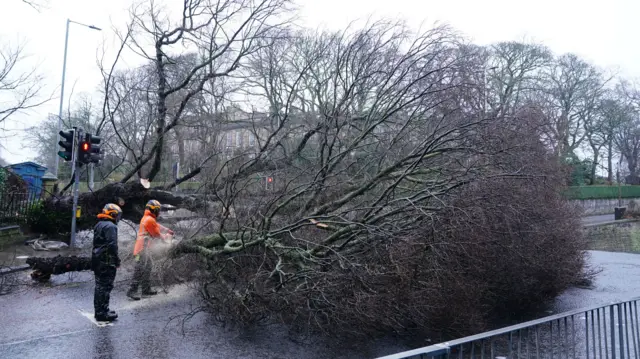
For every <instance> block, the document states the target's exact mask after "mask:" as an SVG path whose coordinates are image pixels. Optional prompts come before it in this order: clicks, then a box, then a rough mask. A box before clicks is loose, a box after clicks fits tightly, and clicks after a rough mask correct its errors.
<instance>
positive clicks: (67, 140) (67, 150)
mask: <svg viewBox="0 0 640 359" xmlns="http://www.w3.org/2000/svg"><path fill="white" fill-rule="evenodd" d="M59 134H60V137H62V138H64V141H62V140H61V141H60V142H58V144H59V145H60V147H62V148H63V149H64V151H58V156H60V157H62V159H64V160H65V161H71V160H72V159H73V139H74V137H75V134H76V132H75V130H67V131H60V132H59Z"/></svg>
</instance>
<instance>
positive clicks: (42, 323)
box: [0, 272, 402, 359]
mask: <svg viewBox="0 0 640 359" xmlns="http://www.w3.org/2000/svg"><path fill="white" fill-rule="evenodd" d="M27 273H28V272H22V273H20V274H19V275H20V276H22V278H21V279H22V284H20V285H19V286H18V287H17V288H16V290H15V291H14V292H12V293H11V294H8V295H4V296H0V358H11V359H13V358H15V359H19V358H47V359H49V358H51V359H55V358H64V359H74V358H82V359H86V358H127V359H133V358H312V359H313V358H370V357H376V356H378V354H379V353H381V352H382V351H381V350H380V349H378V350H376V349H371V348H367V349H362V348H358V349H355V348H350V349H347V348H343V346H341V345H336V344H335V343H329V342H326V341H323V340H319V339H314V340H309V341H307V342H303V343H301V342H296V341H293V340H292V338H291V337H290V335H289V334H288V332H287V331H286V330H285V329H284V328H282V327H279V326H270V327H261V328H257V329H255V330H252V331H248V330H242V329H237V328H231V327H228V328H224V327H221V326H220V325H216V323H214V322H213V321H212V319H211V317H210V316H209V315H208V314H206V313H203V312H200V313H195V312H194V310H195V309H197V308H198V307H199V306H200V303H199V300H198V296H197V295H196V293H194V290H193V289H192V288H190V287H189V286H187V285H176V286H173V287H171V288H170V290H169V291H168V293H163V292H161V293H160V294H159V295H157V296H154V297H149V298H143V299H142V300H141V301H132V300H129V299H128V298H126V296H125V291H126V289H127V285H128V281H127V280H126V279H119V280H118V279H117V280H116V288H115V289H114V291H113V293H112V299H111V309H113V310H115V311H116V312H117V313H118V314H119V318H118V320H117V321H115V322H114V323H111V324H108V325H107V324H106V323H98V322H96V321H95V320H94V319H93V288H94V285H93V275H92V273H91V272H81V273H74V274H64V275H59V276H52V279H51V283H50V284H48V285H42V284H34V283H31V281H30V280H27V278H26V276H27ZM376 345H377V344H376ZM381 345H384V344H381ZM400 349H402V348H400V347H399V348H398V350H400ZM388 350H389V347H388V346H386V350H384V352H388Z"/></svg>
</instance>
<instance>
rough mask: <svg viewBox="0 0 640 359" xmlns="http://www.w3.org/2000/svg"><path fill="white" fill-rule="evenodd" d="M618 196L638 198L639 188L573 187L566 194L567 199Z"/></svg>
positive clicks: (639, 196)
mask: <svg viewBox="0 0 640 359" xmlns="http://www.w3.org/2000/svg"><path fill="white" fill-rule="evenodd" d="M618 191H619V192H618ZM618 194H620V197H621V198H640V186H620V187H618V186H616V185H614V186H575V187H569V189H568V190H567V192H566V196H567V198H568V199H616V198H618Z"/></svg>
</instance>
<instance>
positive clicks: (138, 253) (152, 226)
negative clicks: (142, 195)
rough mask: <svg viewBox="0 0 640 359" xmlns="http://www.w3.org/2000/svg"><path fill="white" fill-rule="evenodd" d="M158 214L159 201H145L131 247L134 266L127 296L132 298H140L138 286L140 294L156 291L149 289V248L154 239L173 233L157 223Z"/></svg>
mask: <svg viewBox="0 0 640 359" xmlns="http://www.w3.org/2000/svg"><path fill="white" fill-rule="evenodd" d="M158 215H160V202H158V201H156V200H155V199H152V200H150V201H149V202H147V205H146V206H145V209H144V216H143V217H142V220H141V221H140V227H139V228H138V236H137V238H136V244H135V246H134V248H133V256H134V258H135V261H136V267H135V270H134V273H133V280H132V281H131V287H130V288H129V291H127V297H129V298H131V299H133V300H140V296H139V295H138V287H142V295H155V294H158V292H156V291H154V290H152V289H151V264H152V260H151V253H150V250H149V248H150V247H151V243H152V242H153V241H154V240H156V239H158V238H159V239H161V240H162V241H166V240H168V239H169V237H168V235H173V231H172V230H170V229H169V228H166V227H164V226H162V225H161V224H159V223H158V222H157V221H156V218H158Z"/></svg>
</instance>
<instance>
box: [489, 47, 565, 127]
mask: <svg viewBox="0 0 640 359" xmlns="http://www.w3.org/2000/svg"><path fill="white" fill-rule="evenodd" d="M488 52H489V58H488V62H487V64H486V65H485V66H486V68H485V69H482V70H483V71H486V73H485V74H483V75H484V76H487V85H488V88H489V90H490V96H489V101H488V103H489V105H490V107H491V109H492V112H493V113H494V114H495V115H496V116H499V115H502V114H510V113H513V111H514V110H515V109H517V108H519V106H521V105H522V104H523V103H524V102H525V101H528V100H530V99H531V97H533V96H535V93H536V92H537V91H538V89H539V88H540V78H541V77H542V76H541V75H542V72H543V70H544V69H546V68H547V67H548V66H549V65H550V64H551V62H552V60H553V56H552V54H551V51H550V50H549V49H548V48H546V47H545V46H542V45H537V44H526V43H520V42H501V43H497V44H494V45H491V46H490V47H489V48H488Z"/></svg>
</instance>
